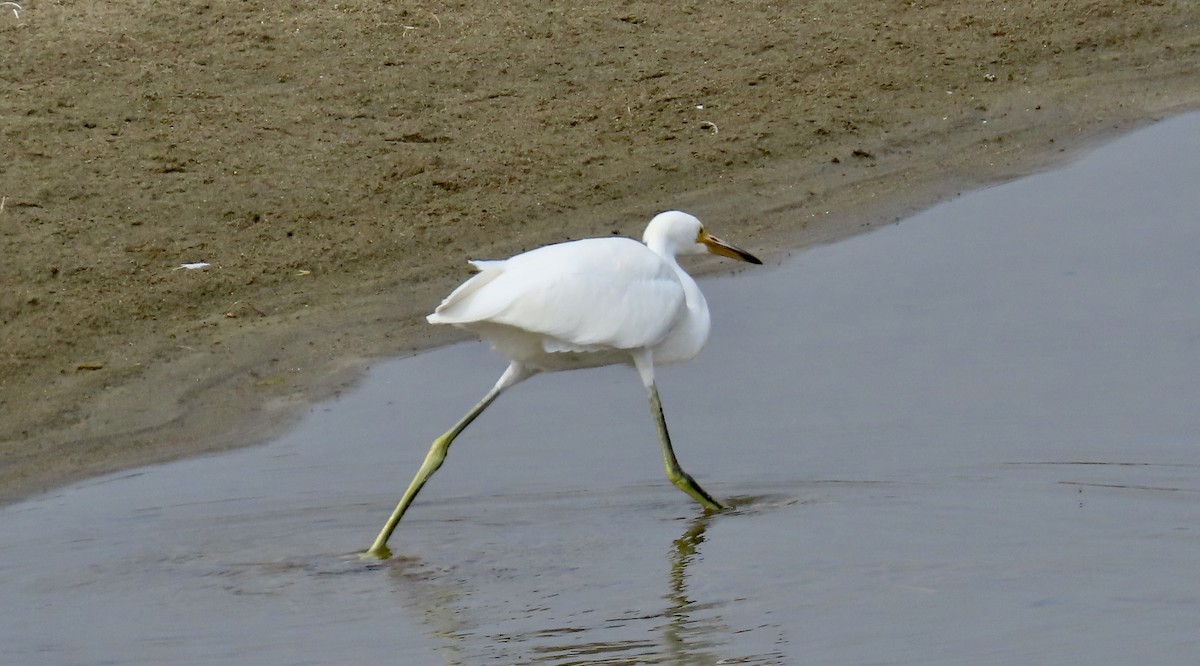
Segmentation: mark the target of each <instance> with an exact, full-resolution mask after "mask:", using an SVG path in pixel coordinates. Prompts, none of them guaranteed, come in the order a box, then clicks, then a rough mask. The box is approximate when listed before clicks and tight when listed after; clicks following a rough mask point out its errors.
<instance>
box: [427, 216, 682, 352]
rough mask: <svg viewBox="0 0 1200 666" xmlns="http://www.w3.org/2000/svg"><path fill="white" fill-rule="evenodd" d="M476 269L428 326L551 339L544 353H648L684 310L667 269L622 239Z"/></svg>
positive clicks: (546, 250) (556, 248) (543, 251)
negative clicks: (495, 327) (476, 326)
mask: <svg viewBox="0 0 1200 666" xmlns="http://www.w3.org/2000/svg"><path fill="white" fill-rule="evenodd" d="M476 265H477V266H478V267H479V268H480V269H482V272H481V273H479V274H478V275H476V276H474V277H472V278H471V279H470V280H468V281H467V282H465V283H463V284H462V285H461V286H460V287H459V288H458V289H455V290H454V292H452V293H451V294H450V296H448V297H447V298H446V300H445V301H443V302H442V304H441V305H440V306H439V307H438V309H437V311H436V312H435V313H434V314H432V315H430V317H429V321H431V322H433V323H447V324H458V325H460V326H465V327H468V328H469V327H470V326H469V325H470V324H472V323H482V322H488V323H494V324H504V325H507V326H511V327H514V328H517V329H520V330H523V331H528V332H531V333H538V334H542V335H545V336H548V338H552V339H548V340H547V341H546V343H545V348H546V351H550V352H553V351H596V350H601V349H634V348H638V347H646V346H653V345H655V344H657V343H658V342H659V341H661V340H662V339H663V338H664V337H665V336H666V335H667V333H669V332H670V330H671V329H672V328H673V327H674V325H675V324H676V322H678V320H679V318H680V317H681V316H682V315H683V313H684V312H685V309H686V305H685V298H684V292H683V286H682V285H681V284H680V282H679V278H678V277H676V275H675V272H674V269H672V268H671V266H670V265H669V264H668V263H667V262H666V261H664V260H663V259H662V258H661V257H659V256H658V255H657V254H655V253H654V252H652V251H651V250H650V249H649V248H647V247H646V246H645V245H642V244H641V243H638V242H637V241H634V240H631V239H628V238H599V239H588V240H582V241H574V242H570V243H560V244H558V245H549V246H546V247H542V248H538V249H536V250H531V251H529V252H526V253H523V254H519V255H517V256H515V257H512V258H511V259H508V260H505V261H495V262H476Z"/></svg>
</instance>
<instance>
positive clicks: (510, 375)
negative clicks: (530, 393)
mask: <svg viewBox="0 0 1200 666" xmlns="http://www.w3.org/2000/svg"><path fill="white" fill-rule="evenodd" d="M529 375H530V373H527V372H526V371H525V370H524V369H523V368H521V366H519V365H517V364H516V363H514V364H512V365H510V366H508V370H506V371H505V372H504V374H503V375H502V376H501V377H500V381H498V382H496V385H495V386H493V387H492V390H491V391H488V394H487V395H485V396H484V397H483V400H480V401H479V404H477V405H475V406H474V407H472V408H471V411H469V412H467V415H466V416H464V417H462V419H461V420H460V421H459V422H458V423H456V424H454V427H453V428H451V429H449V430H447V431H446V432H445V433H444V434H443V435H442V436H441V437H438V438H437V439H435V440H433V445H432V446H430V447H429V453H427V454H425V462H423V463H421V469H419V470H417V475H416V476H415V477H413V480H412V483H410V484H408V490H406V491H404V496H403V497H401V498H400V503H399V504H397V505H396V510H395V511H393V512H392V515H391V517H390V518H388V521H387V524H385V525H384V526H383V529H382V530H381V531H380V532H379V536H377V537H375V543H373V544H371V547H370V548H368V549H367V550H366V552H365V553H363V557H364V558H367V559H380V560H385V559H387V558H389V557H391V556H392V551H391V550H389V549H388V547H387V542H388V539H389V538H391V536H392V532H394V531H395V530H396V525H398V524H399V523H400V519H401V518H403V517H404V512H405V511H407V510H408V506H409V505H410V504H412V502H413V500H414V499H416V497H417V493H419V492H421V488H422V487H424V486H425V482H426V481H428V480H429V477H431V476H433V473H434V472H436V471H437V470H438V468H439V467H441V466H442V462H443V461H444V460H445V459H446V452H447V451H449V450H450V445H451V444H452V443H453V442H454V438H455V437H458V435H459V433H461V432H462V431H463V430H466V428H467V426H469V425H471V422H472V421H474V420H475V419H476V417H478V416H479V415H480V414H482V413H483V410H485V409H487V407H488V405H490V404H492V401H493V400H495V399H496V397H497V396H499V395H500V394H501V393H502V392H503V391H504V389H506V388H508V387H510V386H512V385H513V384H516V383H517V382H519V381H521V380H522V379H525V378H527V377H529Z"/></svg>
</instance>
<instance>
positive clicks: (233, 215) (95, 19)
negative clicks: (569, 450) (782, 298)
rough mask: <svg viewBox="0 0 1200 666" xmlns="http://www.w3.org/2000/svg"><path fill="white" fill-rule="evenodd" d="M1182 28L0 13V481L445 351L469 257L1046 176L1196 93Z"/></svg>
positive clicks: (1122, 21) (1120, 16) (280, 421)
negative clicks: (689, 219) (662, 213)
mask: <svg viewBox="0 0 1200 666" xmlns="http://www.w3.org/2000/svg"><path fill="white" fill-rule="evenodd" d="M1198 24H1200V6H1198V5H1197V4H1196V3H1193V2H1188V1H1183V0H1177V1H1173V2H1172V1H1165V2H1157V3H1148V2H1125V1H1119V0H1097V1H1094V2H1065V1H1059V2H1032V1H1029V0H1022V1H1018V2H1009V3H1003V4H1000V3H928V4H922V3H911V4H910V3H900V2H856V3H852V4H849V5H847V4H846V3H840V2H815V3H807V4H805V5H804V6H803V7H790V6H787V7H785V6H774V5H765V4H758V3H703V4H690V3H663V4H659V3H637V2H626V3H612V4H608V3H576V2H567V3H550V4H545V3H515V2H513V3H509V2H505V3H489V4H487V5H482V4H476V3H379V2H366V1H363V2H339V3H336V4H335V3H323V4H322V5H321V6H319V7H314V6H311V5H310V4H309V3H299V2H287V3H235V2H223V1H219V0H210V1H196V2H181V3H167V4H159V3H143V2H129V1H124V0H121V1H113V2H93V1H82V2H73V3H66V2H58V1H54V0H28V1H27V2H24V3H22V6H21V8H20V9H19V10H14V8H12V7H5V8H3V11H0V49H2V50H3V53H4V57H3V58H2V59H0V77H2V80H3V84H4V88H5V93H4V95H2V96H0V119H2V122H0V137H2V138H0V243H3V252H4V257H5V260H4V262H3V264H2V265H0V281H2V283H3V289H2V290H0V350H2V352H3V353H2V354H0V500H4V501H11V500H13V499H16V498H19V497H23V496H27V495H29V494H31V493H34V492H38V491H41V490H45V489H48V488H52V487H55V486H59V485H62V484H64V483H66V482H69V481H72V480H76V479H80V478H83V477H86V476H90V475H94V474H98V473H101V472H105V471H112V470H116V469H120V468H124V467H129V466H133V465H139V464H145V463H152V462H159V461H165V460H169V459H173V458H177V457H180V456H184V455H188V454H194V453H199V452H205V451H214V450H218V449H222V448H228V447H231V446H237V445H244V444H247V443H252V442H255V441H261V440H262V439H264V438H266V437H267V436H269V435H271V434H273V433H276V432H279V430H280V429H281V428H282V426H284V425H286V424H287V423H290V422H291V420H292V419H293V417H294V414H295V413H296V410H295V409H294V407H295V406H296V405H299V404H306V403H308V402H311V401H312V400H314V399H317V398H320V397H323V396H328V395H331V394H333V393H335V392H337V391H339V390H341V389H343V388H344V387H346V386H348V385H349V384H350V383H352V382H354V381H355V380H356V378H358V377H359V376H360V374H361V370H362V369H363V368H364V367H365V366H366V365H368V364H370V363H371V362H373V360H376V359H380V358H386V357H390V356H395V355H400V354H404V353H406V352H408V351H411V350H414V349H419V348H424V347H428V346H431V345H435V344H440V343H443V342H447V341H449V340H451V339H453V337H452V336H453V335H454V334H453V333H452V332H448V331H442V330H430V329H429V328H428V327H426V326H425V325H424V322H423V320H422V315H423V314H424V313H426V312H427V311H429V310H430V309H431V307H432V306H433V305H435V304H436V302H437V301H438V299H439V298H440V297H441V296H442V295H443V294H444V292H446V290H447V289H449V288H450V287H452V286H453V285H454V284H455V283H457V282H458V281H459V280H461V279H462V278H463V277H464V276H465V275H466V264H465V261H466V259H467V258H488V257H499V256H506V255H508V254H511V253H513V252H516V251H520V250H522V249H526V248H530V247H533V246H537V245H541V244H544V243H548V242H554V241H560V240H565V239H568V238H579V237H584V236H592V235H603V234H610V233H620V234H627V235H634V236H636V235H638V234H639V233H640V231H641V228H642V226H643V225H644V223H645V221H646V220H647V219H649V217H650V216H651V215H652V214H653V213H654V212H657V211H659V210H662V209H666V208H683V209H686V210H689V211H691V212H694V213H696V214H697V215H698V216H700V217H701V218H702V219H704V220H706V221H707V222H709V223H710V225H711V226H712V227H713V228H714V229H720V230H721V232H722V233H723V234H726V235H728V236H730V237H733V238H736V239H737V240H738V242H739V244H741V245H743V246H745V247H747V248H748V249H750V250H752V251H753V252H755V253H756V254H759V255H760V256H764V258H775V259H779V258H782V257H783V256H785V255H786V254H787V253H788V252H789V251H792V250H795V249H798V248H801V247H804V246H807V245H812V244H815V243H822V242H828V241H831V240H835V239H838V238H843V237H846V236H849V235H852V234H856V233H859V232H861V231H864V230H867V229H870V228H872V227H875V226H879V225H882V224H887V223H889V222H892V221H894V220H896V219H899V218H900V217H901V216H903V215H904V214H906V213H909V212H912V211H914V210H917V209H920V208H923V207H925V206H928V205H929V204H931V203H933V202H935V201H938V200H941V199H945V198H947V197H950V196H953V195H954V194H956V193H958V192H960V191H962V190H963V189H965V188H968V187H970V186H972V185H976V184H980V183H987V182H994V181H1000V180H1005V179H1009V178H1012V177H1014V176H1016V175H1019V174H1023V173H1028V172H1030V171H1033V170H1036V169H1038V168H1041V167H1044V166H1047V165H1049V164H1053V163H1056V162H1061V161H1063V160H1065V159H1068V158H1069V157H1071V156H1072V155H1073V154H1074V152H1075V151H1077V150H1078V149H1080V148H1082V147H1085V146H1087V145H1090V144H1091V143H1093V142H1095V141H1096V140H1098V139H1100V138H1103V137H1107V136H1110V135H1112V134H1113V133H1115V132H1117V131H1121V130H1126V129H1130V128H1132V127H1136V126H1138V125H1141V124H1144V123H1146V122H1148V121H1151V120H1154V119H1157V118H1160V117H1162V116H1164V115H1169V114H1172V113H1175V112H1177V111H1179V110H1183V109H1189V108H1195V107H1196V106H1197V104H1200V77H1197V76H1196V72H1197V71H1198V69H1200V67H1198V65H1200V31H1198V30H1197V25H1198ZM197 263H205V264H208V265H207V266H205V267H201V268H183V267H182V266H183V265H184V264H197ZM709 268H710V265H707V264H706V265H700V266H698V269H699V270H701V271H703V270H707V269H709Z"/></svg>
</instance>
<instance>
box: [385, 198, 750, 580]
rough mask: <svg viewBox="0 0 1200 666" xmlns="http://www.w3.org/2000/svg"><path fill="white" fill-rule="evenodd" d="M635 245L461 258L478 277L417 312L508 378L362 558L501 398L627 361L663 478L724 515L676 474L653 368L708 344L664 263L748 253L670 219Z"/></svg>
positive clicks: (702, 311) (450, 437) (445, 443)
mask: <svg viewBox="0 0 1200 666" xmlns="http://www.w3.org/2000/svg"><path fill="white" fill-rule="evenodd" d="M643 242H644V244H643V243H639V242H637V241H635V240H633V239H630V238H617V237H612V238H590V239H586V240H579V241H572V242H568V243H559V244H555V245H547V246H545V247H540V248H537V249H535V250H530V251H529V252H525V253H522V254H518V255H516V256H514V257H512V258H510V259H506V260H502V261H473V262H471V263H472V264H474V266H475V267H476V268H477V269H479V273H478V274H477V275H475V276H474V277H472V278H471V279H469V280H467V281H466V282H464V283H463V284H462V285H460V286H459V287H458V288H457V289H455V290H454V291H453V292H452V293H451V294H450V295H449V296H447V297H446V300H444V301H442V304H441V305H439V306H438V307H437V310H436V311H435V312H434V313H433V314H431V315H429V317H428V320H429V322H430V323H432V324H453V325H455V326H459V327H462V328H464V329H466V330H468V331H472V332H474V333H476V334H478V335H479V336H480V337H482V338H484V339H485V340H488V341H489V342H490V343H491V344H492V347H493V348H495V349H496V351H498V352H500V353H501V354H503V355H504V356H505V357H507V358H508V359H509V366H508V369H507V370H505V371H504V374H503V375H501V377H500V379H499V381H497V382H496V385H495V386H493V387H492V390H491V391H488V393H487V395H485V396H484V397H483V400H481V401H480V402H479V404H477V405H475V406H474V407H472V408H471V411H469V412H467V415H466V416H464V417H463V418H462V420H460V421H459V422H458V423H456V424H454V427H453V428H451V429H450V430H448V431H446V433H445V434H443V435H442V436H441V437H438V438H437V439H436V440H434V442H433V446H431V447H430V449H429V453H428V454H427V455H426V456H425V461H424V463H422V465H421V468H420V470H419V471H418V472H417V475H416V477H415V478H414V479H413V481H412V483H411V484H410V485H409V487H408V490H407V491H405V493H404V497H403V498H402V499H401V500H400V503H399V504H398V505H397V506H396V510H395V511H394V512H393V513H392V516H391V517H390V518H389V519H388V521H387V524H386V525H385V526H384V528H383V530H382V531H381V532H380V533H379V536H378V537H377V538H376V539H375V543H374V544H372V545H371V547H370V548H369V549H368V550H367V552H366V555H367V556H371V557H378V558H386V557H388V556H389V555H390V551H389V550H388V548H387V541H388V538H389V537H391V534H392V531H393V530H395V528H396V525H397V523H399V522H400V519H401V518H402V517H403V516H404V512H405V511H406V510H407V509H408V506H409V504H411V503H412V501H413V499H414V498H415V497H416V496H417V493H418V492H420V491H421V488H422V487H423V486H424V485H425V482H426V481H428V480H429V477H430V476H432V475H433V473H434V472H435V471H437V469H438V468H439V467H441V465H442V461H443V460H445V458H446V452H447V450H448V449H449V448H450V444H451V443H452V442H453V441H454V438H455V437H457V436H458V434H459V433H461V432H462V431H463V430H464V429H465V428H466V427H467V426H468V425H470V423H471V422H472V421H474V420H475V418H476V417H478V416H479V415H480V413H482V412H483V410H484V409H487V407H488V405H490V404H492V401H494V400H495V399H496V398H497V396H499V395H500V394H501V393H503V392H504V391H505V389H508V388H510V387H511V386H513V385H515V384H517V383H518V382H521V381H522V380H525V379H528V378H529V377H532V376H533V375H536V374H538V373H540V372H549V371H556V370H573V369H576V368H593V367H597V366H602V365H611V364H615V363H630V364H632V365H633V366H634V367H635V368H637V371H638V374H640V375H641V378H642V384H644V385H645V388H646V392H647V394H648V396H649V399H650V412H651V415H652V416H653V417H654V421H655V424H656V425H657V426H658V436H659V443H660V444H661V446H662V454H663V461H664V463H665V465H666V468H667V478H669V479H670V480H671V482H672V483H674V484H675V485H676V486H677V487H679V489H681V490H683V491H684V492H686V493H687V494H688V495H691V496H692V497H693V498H694V499H695V500H696V501H697V502H699V503H700V504H701V505H702V506H703V507H704V508H705V510H707V511H719V510H721V509H724V508H725V507H724V506H723V505H722V504H721V503H720V502H718V501H717V500H715V499H713V497H712V495H709V494H708V493H707V492H706V491H705V490H704V489H703V488H701V487H700V485H699V484H697V483H696V481H695V480H694V479H692V477H691V476H690V475H689V474H688V473H687V472H685V471H684V470H683V468H682V467H680V465H679V461H678V460H676V459H675V453H674V451H673V450H672V448H671V439H670V436H669V435H668V434H667V422H666V419H665V417H664V416H663V410H662V403H661V402H660V401H659V397H658V389H657V388H656V387H655V384H654V365H655V364H656V363H658V364H666V363H677V362H679V361H686V360H689V359H691V358H692V357H694V356H695V355H696V354H698V353H699V352H700V349H701V348H702V347H703V346H704V343H705V341H706V340H707V339H708V331H709V324H710V322H709V314H708V303H707V302H705V300H704V294H702V293H700V288H699V287H697V286H696V282H695V281H694V280H693V279H692V278H691V276H690V275H688V274H687V272H686V271H684V270H683V269H682V268H680V266H679V263H678V262H677V261H676V259H675V257H676V256H678V255H683V254H701V253H704V252H711V253H713V254H719V255H723V256H726V257H731V258H734V259H739V260H741V261H748V262H750V263H753V264H761V263H762V262H761V261H759V260H758V259H757V258H756V257H754V256H753V255H751V254H750V253H748V252H746V251H744V250H741V249H738V248H737V247H734V246H733V245H730V244H729V243H726V242H725V241H722V240H720V239H719V238H716V237H715V236H712V235H711V234H709V233H708V232H707V231H705V230H704V227H703V225H701V223H700V220H698V219H696V218H695V217H693V216H691V215H688V214H687V213H683V212H680V211H669V212H666V213H661V214H659V215H657V216H655V217H654V219H653V220H651V221H650V224H649V225H648V226H647V227H646V232H645V234H644V235H643Z"/></svg>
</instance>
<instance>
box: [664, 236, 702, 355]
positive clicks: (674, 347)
mask: <svg viewBox="0 0 1200 666" xmlns="http://www.w3.org/2000/svg"><path fill="white" fill-rule="evenodd" d="M667 263H669V264H670V265H671V268H672V269H674V271H675V275H676V276H678V277H679V283H680V284H681V285H683V294H684V298H685V300H686V303H687V314H685V315H684V316H683V318H682V319H681V320H680V321H679V323H678V324H676V325H675V328H673V329H672V330H671V332H670V333H669V334H668V335H667V337H666V338H665V339H664V340H663V341H662V342H661V343H659V344H658V346H657V347H655V349H654V362H655V363H658V364H665V363H678V362H680V361H686V360H688V359H691V358H692V357H694V356H695V355H696V354H699V353H700V350H701V349H702V348H703V347H704V343H705V342H707V341H708V332H709V329H710V327H711V325H712V322H711V321H710V319H709V315H708V303H707V302H706V301H705V300H704V294H703V293H701V291H700V287H699V286H698V285H697V284H696V281H695V280H693V279H692V276H691V275H688V272H687V271H685V270H683V268H682V267H681V266H680V265H679V263H678V262H677V261H675V259H674V257H671V258H668V259H667Z"/></svg>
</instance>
